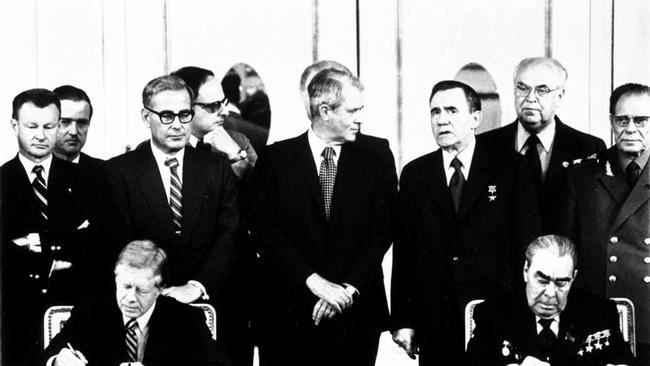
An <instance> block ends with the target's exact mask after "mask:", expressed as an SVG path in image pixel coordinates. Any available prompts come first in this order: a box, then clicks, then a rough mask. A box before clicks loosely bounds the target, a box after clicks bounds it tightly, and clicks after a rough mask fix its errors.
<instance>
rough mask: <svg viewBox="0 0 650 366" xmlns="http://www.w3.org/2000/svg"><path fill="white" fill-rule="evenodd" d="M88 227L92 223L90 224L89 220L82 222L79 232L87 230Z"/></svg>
mask: <svg viewBox="0 0 650 366" xmlns="http://www.w3.org/2000/svg"><path fill="white" fill-rule="evenodd" d="M88 226H90V223H89V222H88V220H84V222H82V223H81V225H79V227H78V228H77V230H81V229H85V228H87V227H88Z"/></svg>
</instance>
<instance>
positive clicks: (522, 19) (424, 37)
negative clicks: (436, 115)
mask: <svg viewBox="0 0 650 366" xmlns="http://www.w3.org/2000/svg"><path fill="white" fill-rule="evenodd" d="M401 4H402V14H403V19H404V22H403V27H402V35H403V37H402V55H403V57H402V61H403V62H402V70H403V79H402V81H403V91H404V93H403V95H402V99H403V110H402V113H403V116H404V121H403V124H402V141H401V142H400V143H401V145H402V149H403V152H404V156H403V157H402V161H403V162H405V163H406V162H408V161H410V160H412V159H413V158H415V157H417V156H419V155H422V154H424V153H426V152H429V151H432V150H434V149H435V148H436V146H435V144H434V141H433V137H432V134H431V129H430V126H429V107H428V97H429V93H430V91H431V87H432V86H433V84H434V83H435V82H437V81H440V80H442V79H451V78H453V77H454V75H455V74H456V72H457V71H458V70H459V69H460V68H461V67H462V66H463V65H465V64H467V63H469V62H477V63H479V64H481V65H482V66H484V67H485V68H486V69H487V71H488V72H489V73H490V74H491V75H492V77H493V78H494V80H495V82H496V84H497V91H498V92H499V94H500V96H501V103H502V109H503V122H502V124H507V123H509V122H511V121H513V120H514V118H515V113H514V108H513V96H512V71H513V69H514V67H515V66H516V64H517V63H518V62H519V61H520V60H521V59H522V58H524V57H527V56H534V55H543V53H544V2H542V1H518V0H508V1H498V2H497V1H479V0H457V1H453V2H451V1H448V2H441V1H436V2H425V1H403V2H402V3H401Z"/></svg>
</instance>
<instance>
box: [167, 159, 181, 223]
mask: <svg viewBox="0 0 650 366" xmlns="http://www.w3.org/2000/svg"><path fill="white" fill-rule="evenodd" d="M165 165H166V166H168V167H169V170H170V171H171V184H170V186H169V207H171V209H172V219H173V221H174V231H175V232H176V235H180V234H181V229H182V225H181V222H182V218H183V216H182V215H181V212H182V209H183V196H182V194H181V192H182V188H183V186H182V185H181V180H180V179H179V178H178V170H177V168H178V160H176V158H169V159H167V160H165Z"/></svg>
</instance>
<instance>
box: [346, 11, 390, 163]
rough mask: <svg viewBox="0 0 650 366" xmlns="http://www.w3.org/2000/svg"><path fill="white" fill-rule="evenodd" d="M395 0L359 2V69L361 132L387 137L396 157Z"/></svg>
mask: <svg viewBox="0 0 650 366" xmlns="http://www.w3.org/2000/svg"><path fill="white" fill-rule="evenodd" d="M397 1H398V0H360V1H359V33H360V34H359V46H360V49H359V51H360V52H359V53H360V71H361V80H362V82H363V84H364V86H365V88H366V89H365V93H364V95H365V108H364V110H363V125H362V131H363V132H364V133H367V134H370V135H375V136H379V137H384V138H387V139H388V140H389V142H390V145H391V148H392V150H393V152H394V154H395V155H396V156H397V152H398V144H397V132H398V128H397V127H398V109H397V108H398V103H397V99H398V94H397V93H398V81H399V80H398V76H399V73H398V64H397ZM350 66H352V65H350ZM352 67H354V66H352ZM352 70H354V69H352Z"/></svg>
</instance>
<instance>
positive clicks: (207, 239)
mask: <svg viewBox="0 0 650 366" xmlns="http://www.w3.org/2000/svg"><path fill="white" fill-rule="evenodd" d="M107 175H108V182H109V189H108V192H109V193H108V202H107V207H108V218H110V222H109V225H108V233H107V236H108V237H109V238H110V241H111V242H112V246H113V248H114V249H115V250H114V251H113V253H112V256H111V257H112V258H115V255H116V254H117V252H119V250H121V249H122V247H123V246H124V245H126V244H127V243H128V242H129V241H131V240H135V239H150V240H152V241H154V242H155V243H156V244H157V245H159V246H160V247H162V248H163V249H165V251H166V252H167V255H168V257H169V260H170V272H171V273H170V275H169V277H168V285H170V286H174V285H183V284H185V283H187V281H188V280H196V281H199V282H200V283H201V284H203V286H205V288H206V289H207V292H208V294H209V295H211V296H212V298H213V299H217V298H218V297H219V294H220V293H221V291H222V289H223V286H224V285H225V283H226V282H227V281H228V275H229V272H230V267H231V263H232V260H233V258H234V257H235V255H236V247H235V245H234V241H235V234H236V230H237V225H238V220H239V209H238V206H237V202H236V196H237V190H236V186H235V184H236V180H235V177H234V174H233V173H232V169H231V168H230V164H229V163H228V161H227V160H226V159H225V158H223V157H221V156H219V155H217V154H212V153H210V152H202V151H196V150H195V149H194V148H192V147H189V146H188V147H186V148H185V157H184V159H183V179H182V182H183V185H182V192H181V193H182V199H183V207H182V228H183V230H182V233H181V235H180V237H177V236H176V235H175V234H174V225H173V221H172V212H171V208H170V207H169V201H168V199H167V195H166V193H165V190H164V186H163V182H162V178H161V177H160V172H159V170H158V166H157V165H156V161H155V158H154V156H153V153H152V151H151V145H150V144H144V145H141V146H139V147H138V148H136V149H135V150H134V151H131V152H128V153H125V154H122V155H120V156H118V157H115V158H113V159H111V160H109V161H108V162H107Z"/></svg>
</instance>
